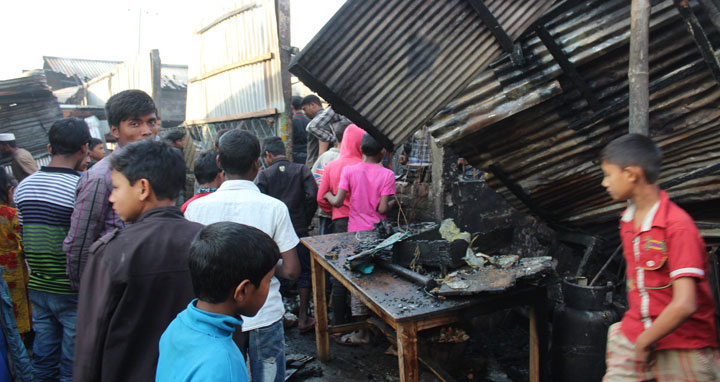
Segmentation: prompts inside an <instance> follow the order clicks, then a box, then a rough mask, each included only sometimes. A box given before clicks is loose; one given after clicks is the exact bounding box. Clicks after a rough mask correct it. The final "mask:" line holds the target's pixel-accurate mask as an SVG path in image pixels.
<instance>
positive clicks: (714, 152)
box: [430, 0, 720, 225]
mask: <svg viewBox="0 0 720 382" xmlns="http://www.w3.org/2000/svg"><path fill="white" fill-rule="evenodd" d="M691 5H692V6H693V7H695V8H696V9H695V14H696V15H697V16H698V17H699V18H700V20H701V22H702V23H703V25H704V26H705V28H704V29H705V30H706V31H707V32H708V33H709V36H710V38H711V40H712V42H713V44H715V46H720V45H718V44H719V43H720V35H718V32H717V30H716V29H715V28H714V27H713V26H712V25H711V24H710V23H709V21H708V20H707V19H706V17H707V16H706V14H705V13H704V12H703V10H702V9H700V8H698V7H699V5H698V3H697V2H691ZM629 28H630V2H629V1H626V0H594V1H582V2H576V5H574V6H572V7H567V9H565V10H564V12H562V13H560V14H559V15H558V16H556V17H554V18H552V19H551V20H548V22H547V23H546V29H547V31H548V32H549V33H550V35H551V36H552V37H553V38H554V39H555V40H556V42H557V43H558V44H559V45H560V46H561V47H562V49H563V50H564V52H565V54H566V55H567V56H568V58H569V61H570V62H571V63H572V64H574V66H575V67H576V68H577V71H578V73H579V74H580V76H581V77H582V78H583V79H584V80H585V81H586V82H587V84H588V85H589V87H590V89H591V92H592V94H593V95H594V97H596V98H597V100H598V102H599V107H597V108H596V109H593V108H592V107H590V106H589V104H588V101H587V100H586V99H585V98H584V97H583V96H582V95H581V94H580V92H579V90H578V87H577V86H575V85H574V84H573V82H572V81H570V80H569V79H568V77H567V75H566V74H565V73H564V72H563V70H561V68H560V67H559V65H558V63H557V62H556V60H555V59H554V58H553V57H552V56H551V55H550V53H549V52H548V50H547V48H546V47H545V45H543V43H542V42H541V41H540V40H539V38H538V36H537V34H536V33H534V32H533V33H528V34H527V35H526V36H525V37H524V38H523V39H522V40H521V41H522V44H523V47H524V51H525V54H526V57H528V58H529V59H530V64H529V65H528V66H527V67H522V68H518V67H515V66H513V65H512V63H511V62H510V60H509V58H508V57H507V56H505V57H502V58H501V59H499V60H498V61H497V62H495V63H493V65H491V68H490V69H488V70H486V71H484V72H482V73H481V74H479V75H478V76H476V77H475V79H474V80H473V81H472V83H471V84H470V85H469V86H468V87H467V88H466V89H465V90H464V91H463V92H462V94H461V95H459V96H458V97H456V98H455V99H454V100H453V101H452V102H451V103H450V104H449V105H447V106H446V107H445V108H444V109H443V110H442V111H441V112H440V113H439V114H438V115H437V116H436V117H435V118H434V120H433V121H432V123H431V127H430V130H431V132H432V134H433V136H434V137H435V139H436V140H437V141H438V142H439V143H440V144H448V145H450V146H451V147H452V148H453V149H454V150H455V151H456V152H458V153H459V154H460V155H462V156H464V157H465V158H466V159H467V160H468V161H469V162H470V163H472V164H473V165H474V166H476V167H479V168H484V169H491V173H492V172H493V171H492V169H493V168H494V171H495V174H497V173H498V170H499V171H501V172H504V173H506V174H507V176H508V178H509V181H510V182H511V183H515V184H517V185H519V186H520V187H521V188H522V190H524V192H525V193H526V194H527V195H528V197H529V199H530V200H531V202H532V203H534V204H535V205H536V207H537V209H538V210H540V212H541V213H543V214H545V215H546V216H549V217H551V218H555V219H558V220H560V221H563V222H570V223H573V224H580V225H583V224H590V223H592V224H595V223H602V222H608V221H614V220H615V219H617V217H618V215H619V212H620V211H621V210H622V208H624V205H623V204H621V203H612V202H611V201H610V199H609V197H608V196H607V195H606V193H605V190H604V189H603V188H602V187H601V185H600V182H601V179H602V175H601V171H600V165H599V163H598V155H599V151H600V150H601V149H602V147H604V146H605V145H606V144H607V143H608V142H610V141H611V140H612V139H614V138H616V137H618V136H620V135H623V134H626V133H627V131H628V109H627V107H628V100H627V97H628V79H627V68H628V51H629V46H628V44H629V32H630V29H629ZM650 28H651V31H650V48H649V54H650V57H649V59H650V65H649V67H650V123H651V126H650V133H651V136H652V138H653V139H654V140H655V141H656V142H658V143H659V145H660V146H661V148H662V149H663V151H664V155H665V158H664V162H663V171H662V174H661V179H660V181H661V182H664V181H667V180H670V179H674V178H676V177H678V176H680V175H683V174H687V173H689V172H690V171H693V170H695V169H699V168H703V167H705V166H708V165H711V164H714V163H717V162H718V161H719V160H720V109H719V108H718V107H717V105H718V102H719V101H720V87H718V83H717V82H716V81H715V80H714V79H713V77H712V75H711V72H710V71H709V70H708V67H707V65H706V64H705V62H704V61H703V59H702V57H701V55H700V53H699V51H698V49H697V46H696V44H695V41H694V40H693V36H692V35H691V34H690V33H689V31H688V28H687V25H686V24H685V22H684V21H683V19H682V18H681V17H680V15H679V13H678V11H677V9H676V8H675V6H674V5H673V2H672V1H670V0H667V1H655V2H654V4H653V7H652V18H651V22H650ZM716 54H717V53H716ZM493 166H495V167H493ZM490 182H491V185H492V186H493V187H494V188H496V189H497V190H499V191H500V192H501V193H502V194H503V195H504V196H505V197H506V199H508V200H509V201H511V202H512V203H513V204H514V205H515V206H516V207H518V208H521V209H523V210H527V207H526V205H525V204H524V203H522V202H521V201H520V199H519V198H518V197H517V196H516V194H515V193H513V192H511V191H510V189H509V188H508V187H507V182H506V183H503V182H501V181H500V179H499V177H498V176H491V177H490ZM718 184H720V175H706V176H701V177H698V178H697V179H694V180H692V181H689V182H687V183H683V184H681V185H679V186H677V187H673V188H671V189H670V190H669V191H670V196H671V198H673V199H675V200H676V201H678V202H680V203H681V204H685V205H688V204H693V203H708V202H712V201H715V203H717V199H718V198H720V187H718Z"/></svg>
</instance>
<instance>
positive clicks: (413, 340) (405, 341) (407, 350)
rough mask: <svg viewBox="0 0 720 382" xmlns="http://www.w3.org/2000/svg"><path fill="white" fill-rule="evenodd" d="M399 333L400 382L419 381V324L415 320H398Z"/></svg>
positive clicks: (397, 329) (397, 331) (397, 328)
mask: <svg viewBox="0 0 720 382" xmlns="http://www.w3.org/2000/svg"><path fill="white" fill-rule="evenodd" d="M395 332H396V333H397V348H398V364H399V366H400V382H417V381H418V380H419V379H420V370H419V369H418V351H417V326H416V323H415V321H408V322H398V323H397V327H396V328H395Z"/></svg>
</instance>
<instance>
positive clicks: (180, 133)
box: [164, 129, 185, 142]
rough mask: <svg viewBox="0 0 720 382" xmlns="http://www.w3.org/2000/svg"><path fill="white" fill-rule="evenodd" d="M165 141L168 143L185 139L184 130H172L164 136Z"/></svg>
mask: <svg viewBox="0 0 720 382" xmlns="http://www.w3.org/2000/svg"><path fill="white" fill-rule="evenodd" d="M164 138H165V140H167V141H170V142H175V141H178V140H180V139H183V138H185V130H183V129H174V130H171V131H169V132H168V133H167V134H165V137H164Z"/></svg>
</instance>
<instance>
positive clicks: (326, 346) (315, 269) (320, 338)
mask: <svg viewBox="0 0 720 382" xmlns="http://www.w3.org/2000/svg"><path fill="white" fill-rule="evenodd" d="M300 245H304V244H300ZM315 256H317V254H315V253H314V252H313V253H310V268H311V270H312V286H313V303H314V304H315V342H316V346H317V354H318V359H320V361H327V360H329V359H330V336H329V335H328V316H327V303H326V301H325V271H324V270H323V267H322V266H321V265H320V264H318V262H317V260H316V259H315Z"/></svg>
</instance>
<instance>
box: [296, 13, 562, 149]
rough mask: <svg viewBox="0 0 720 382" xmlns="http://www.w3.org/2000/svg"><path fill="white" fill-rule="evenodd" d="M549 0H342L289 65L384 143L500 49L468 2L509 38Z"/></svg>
mask: <svg viewBox="0 0 720 382" xmlns="http://www.w3.org/2000/svg"><path fill="white" fill-rule="evenodd" d="M553 3H554V1H553V0H527V1H510V0H485V1H484V2H483V1H479V0H473V1H464V0H425V1H404V0H393V1H390V0H388V1H364V0H349V1H347V3H345V5H344V6H343V7H342V8H341V9H340V10H339V11H338V12H337V13H336V14H335V16H334V17H333V18H332V19H331V20H330V21H329V22H328V23H327V24H326V25H325V27H324V28H323V29H322V30H321V31H320V33H318V35H317V36H315V38H314V39H313V40H312V41H311V42H310V43H309V44H308V45H307V46H306V47H305V48H304V49H303V50H302V52H301V53H300V55H299V56H298V57H297V58H296V60H295V63H294V64H293V66H291V68H290V71H291V72H292V73H293V74H295V75H296V76H298V78H300V80H301V81H302V82H303V83H305V84H306V85H307V86H308V87H309V88H311V89H312V90H314V91H315V92H317V93H318V94H319V95H320V96H321V97H323V98H325V100H326V101H328V102H329V103H331V104H332V106H333V108H334V109H335V110H336V111H338V112H340V113H342V114H345V115H346V116H347V117H348V118H350V119H351V120H353V122H355V123H356V124H358V125H359V126H361V127H362V128H364V129H365V130H367V131H368V132H370V133H371V134H373V135H374V136H375V137H376V138H378V139H379V140H380V141H382V142H383V144H384V145H385V146H386V147H389V148H391V147H393V146H395V145H398V144H400V143H401V142H403V141H404V140H405V139H406V138H408V137H409V136H410V135H411V134H412V133H413V132H414V131H415V130H417V129H418V128H419V127H421V126H422V125H423V123H425V122H426V121H427V120H428V119H429V118H430V117H431V116H432V115H433V114H434V113H435V112H436V111H437V110H438V109H440V108H441V107H443V106H444V105H445V104H447V102H449V101H450V100H451V99H452V97H453V96H454V95H456V94H457V93H458V92H459V91H461V90H462V89H463V88H464V87H465V86H466V85H467V84H468V83H469V82H470V81H471V80H472V79H473V78H474V76H475V75H476V74H477V73H478V72H480V71H482V70H483V69H484V68H485V67H486V66H487V65H488V64H489V63H490V62H491V61H492V60H493V59H495V58H497V57H498V56H499V55H500V54H501V53H502V51H503V48H502V47H501V44H500V43H499V42H498V40H497V39H496V37H495V36H493V34H492V33H491V30H490V28H489V27H488V25H486V24H487V20H485V21H483V19H482V18H481V16H480V14H479V13H478V11H476V9H475V7H477V6H482V5H483V4H485V5H486V6H487V9H489V11H490V12H491V13H492V15H494V18H495V19H496V21H497V22H498V23H499V25H500V27H501V28H502V30H504V31H505V32H507V35H509V37H510V39H515V38H517V37H518V36H520V34H521V33H522V32H523V31H524V30H525V29H526V28H527V27H529V26H530V25H531V24H532V22H533V21H535V20H536V19H537V18H538V17H539V16H540V15H541V14H542V13H543V12H544V11H545V10H547V9H548V8H549V7H550V6H551V5H552V4H553ZM495 30H496V31H499V29H497V28H496V29H495ZM508 41H509V40H508ZM510 43H511V42H510Z"/></svg>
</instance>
